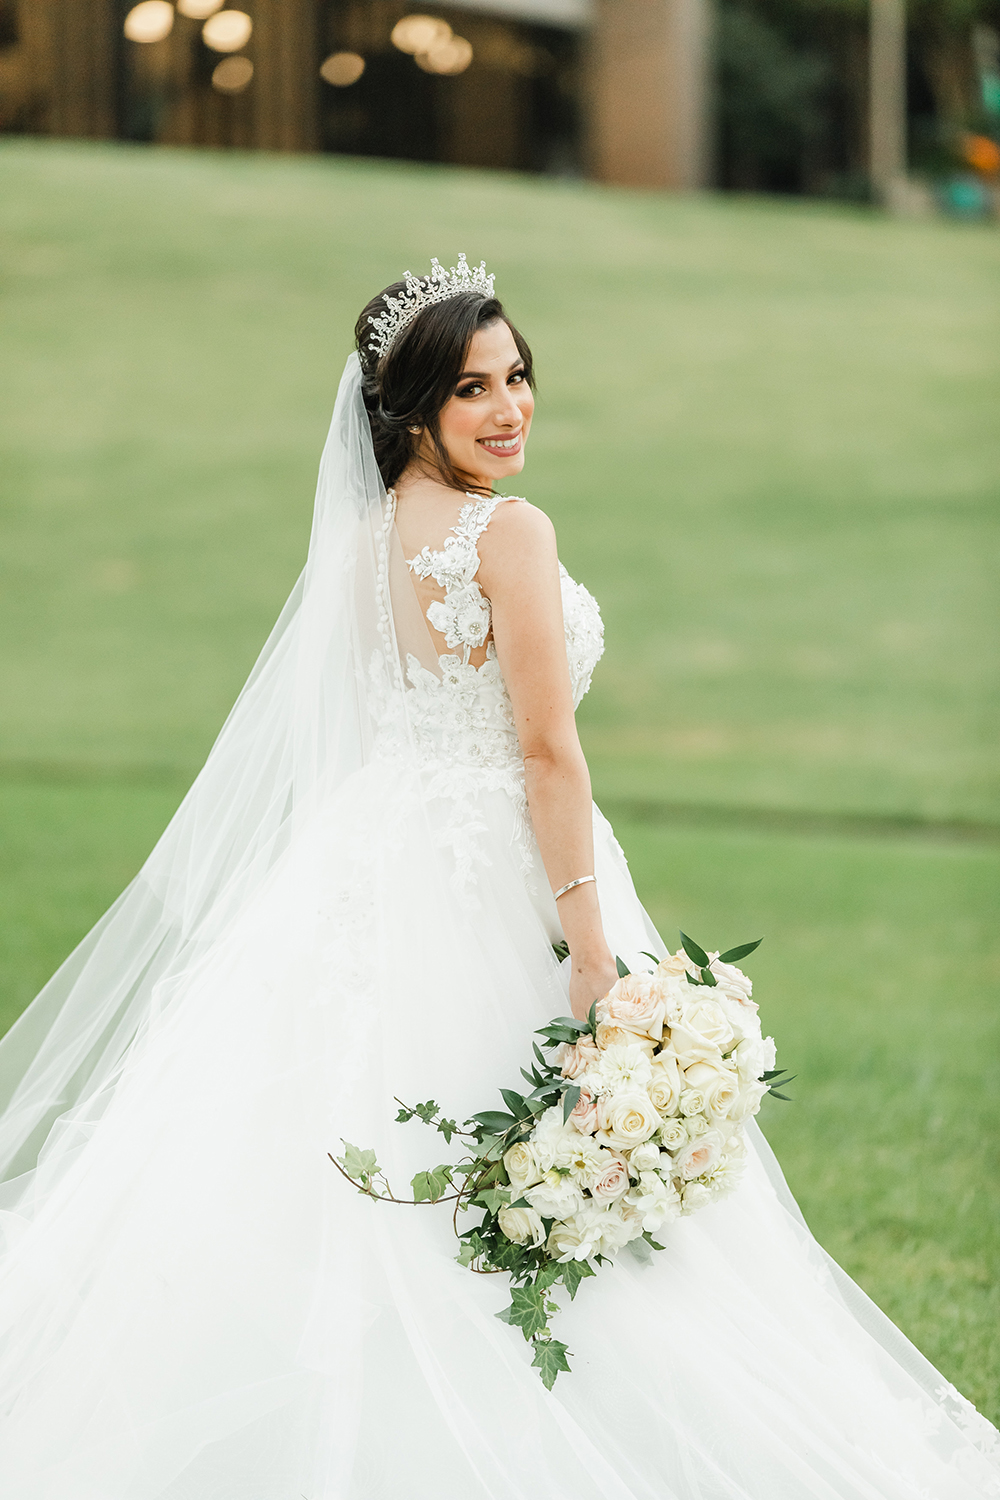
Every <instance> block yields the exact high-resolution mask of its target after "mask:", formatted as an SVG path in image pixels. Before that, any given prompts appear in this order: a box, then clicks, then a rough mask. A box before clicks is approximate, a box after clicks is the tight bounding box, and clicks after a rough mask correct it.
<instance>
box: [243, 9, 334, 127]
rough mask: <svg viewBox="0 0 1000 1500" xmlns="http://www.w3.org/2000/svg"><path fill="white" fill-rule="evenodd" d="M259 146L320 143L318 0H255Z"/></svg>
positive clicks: (255, 115)
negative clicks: (317, 107)
mask: <svg viewBox="0 0 1000 1500" xmlns="http://www.w3.org/2000/svg"><path fill="white" fill-rule="evenodd" d="M251 11H252V14H253V18H254V30H253V41H252V43H251V56H252V57H253V63H254V70H255V71H254V77H253V83H252V84H251V85H250V89H251V91H252V97H253V144H254V145H255V146H257V147H261V148H262V149H264V150H265V151H315V150H316V149H317V148H318V145H319V122H318V119H317V109H316V102H317V94H318V90H319V84H318V83H317V77H318V68H319V61H320V60H319V53H318V45H319V44H318V41H317V33H316V4H315V0H254V4H253V6H252V7H251Z"/></svg>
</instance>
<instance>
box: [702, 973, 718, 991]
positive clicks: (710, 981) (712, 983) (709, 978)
mask: <svg viewBox="0 0 1000 1500" xmlns="http://www.w3.org/2000/svg"><path fill="white" fill-rule="evenodd" d="M701 982H702V984H707V985H708V987H709V989H711V990H714V989H715V988H716V986H717V985H718V983H719V981H718V980H717V979H716V977H715V975H714V974H713V973H712V971H711V969H702V971H701Z"/></svg>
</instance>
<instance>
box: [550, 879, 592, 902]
mask: <svg viewBox="0 0 1000 1500" xmlns="http://www.w3.org/2000/svg"><path fill="white" fill-rule="evenodd" d="M591 880H593V881H596V880H597V876H596V875H581V876H580V878H579V880H571V881H569V882H568V884H566V885H564V886H560V888H559V890H557V891H556V892H555V894H554V895H553V897H552V899H553V901H558V900H559V897H560V896H565V894H566V892H567V891H571V890H573V889H574V887H576V886H578V885H587V884H588V882H589V881H591Z"/></svg>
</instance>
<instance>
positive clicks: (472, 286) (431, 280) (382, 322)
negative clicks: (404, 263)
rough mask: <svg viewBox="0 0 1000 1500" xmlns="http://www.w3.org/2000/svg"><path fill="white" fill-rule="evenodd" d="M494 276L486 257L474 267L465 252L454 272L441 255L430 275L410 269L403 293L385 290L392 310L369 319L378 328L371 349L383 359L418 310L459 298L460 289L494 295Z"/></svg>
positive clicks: (432, 264) (433, 265)
mask: <svg viewBox="0 0 1000 1500" xmlns="http://www.w3.org/2000/svg"><path fill="white" fill-rule="evenodd" d="M493 279H494V278H493V276H492V275H489V276H488V275H487V274H486V262H485V261H484V260H481V261H480V262H479V264H478V266H476V267H475V268H474V269H473V268H471V267H470V266H469V263H468V261H467V260H466V258H465V255H464V253H463V254H462V255H460V256H459V257H458V265H457V266H452V268H451V270H450V271H446V270H445V268H444V266H443V265H442V264H441V262H440V261H439V260H438V259H437V257H435V258H434V259H433V260H432V261H431V270H430V275H429V276H412V275H411V274H410V272H409V271H407V273H406V275H405V276H404V278H403V280H404V281H405V282H406V290H405V291H404V292H400V294H399V296H398V297H390V295H389V293H388V292H383V294H382V301H383V302H384V303H385V304H386V307H387V308H388V311H387V312H384V313H382V314H381V315H380V316H379V317H377V318H372V317H370V318H369V319H368V321H369V323H370V324H371V325H372V328H373V329H374V334H373V336H372V338H371V339H370V340H369V343H368V347H369V349H371V350H372V352H373V353H374V354H376V355H377V356H378V358H379V359H382V358H383V356H384V355H386V354H388V352H389V350H390V349H391V348H392V346H393V344H394V343H395V341H396V339H397V337H398V336H399V334H400V333H402V331H403V329H404V328H405V327H406V326H407V324H408V323H412V322H413V319H414V318H415V317H416V316H417V313H419V312H423V310H424V308H425V307H430V306H431V304H432V303H434V302H447V301H448V298H449V297H457V296H458V295H459V293H460V292H477V293H478V294H479V296H481V297H492V296H493Z"/></svg>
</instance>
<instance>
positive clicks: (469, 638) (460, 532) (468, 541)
mask: <svg viewBox="0 0 1000 1500" xmlns="http://www.w3.org/2000/svg"><path fill="white" fill-rule="evenodd" d="M504 498H505V497H504V496H503V495H486V496H483V497H482V498H480V499H473V500H470V502H469V504H468V505H463V506H462V509H461V510H460V512H459V515H458V520H457V521H456V523H455V525H454V527H453V528H452V533H451V535H450V536H448V537H446V538H445V543H444V547H443V548H442V549H441V550H440V551H437V552H433V551H431V549H430V547H422V548H421V549H420V551H419V552H418V553H417V555H416V557H411V558H410V560H409V562H408V564H407V566H408V567H409V568H410V570H411V572H413V573H416V575H417V577H418V578H433V579H434V582H435V583H436V584H439V585H440V587H441V588H443V589H444V598H443V599H436V600H435V601H434V603H433V604H432V605H431V606H430V608H429V609H428V611H427V618H428V620H429V621H430V623H431V625H433V627H434V629H435V630H437V631H439V632H440V634H441V635H443V636H444V639H445V645H446V646H447V647H448V649H449V650H451V651H454V650H455V648H456V647H461V648H462V660H463V662H468V660H469V654H470V652H471V651H472V650H473V649H474V648H475V647H477V646H482V645H484V644H485V642H486V640H487V637H488V636H489V633H490V626H491V624H492V614H491V611H490V605H489V600H488V599H486V598H485V597H484V595H483V591H482V589H481V588H480V587H479V584H478V583H477V582H476V574H477V573H478V572H479V561H480V559H479V553H478V551H477V550H476V543H477V542H478V540H479V538H480V537H481V536H482V534H483V532H484V531H485V530H486V527H487V526H488V525H489V521H490V517H491V516H492V514H493V512H494V511H495V510H496V508H497V506H498V505H499V504H500V502H501V500H503V499H504Z"/></svg>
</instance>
